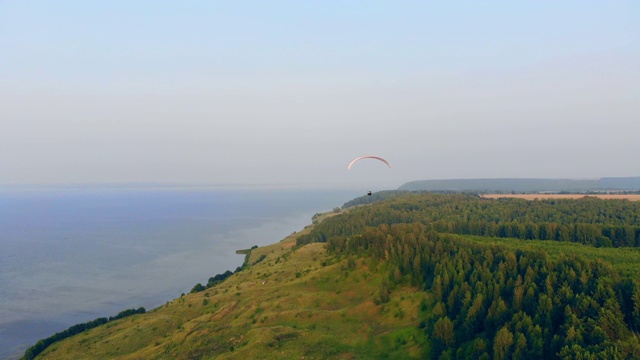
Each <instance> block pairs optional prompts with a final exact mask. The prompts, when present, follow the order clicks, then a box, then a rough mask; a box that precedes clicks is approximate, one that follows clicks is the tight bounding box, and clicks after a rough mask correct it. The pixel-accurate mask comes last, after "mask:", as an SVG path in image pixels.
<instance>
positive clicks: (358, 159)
mask: <svg viewBox="0 0 640 360" xmlns="http://www.w3.org/2000/svg"><path fill="white" fill-rule="evenodd" d="M362 159H375V160H379V161H382V162H383V163H385V164H387V166H388V167H389V168H391V164H389V162H388V161H387V160H385V159H383V158H381V157H379V156H373V155H364V156H358V157H357V158H355V159H353V160H351V162H350V163H349V165H347V170H350V169H351V166H353V164H355V163H356V162H358V161H360V160H362Z"/></svg>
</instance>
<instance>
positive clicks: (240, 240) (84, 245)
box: [0, 186, 364, 359]
mask: <svg viewBox="0 0 640 360" xmlns="http://www.w3.org/2000/svg"><path fill="white" fill-rule="evenodd" d="M363 194H364V193H363V192H362V190H361V189H360V190H358V189H336V188H328V189H323V188H313V189H304V188H300V187H288V186H273V187H267V186H212V187H203V186H190V187H185V186H56V187H47V186H40V187H33V186H31V187H24V186H22V187H21V186H13V187H5V188H0V359H15V358H19V357H20V356H22V354H24V351H25V350H26V349H27V348H28V347H29V346H31V345H33V344H34V343H35V342H36V341H38V340H39V339H43V338H46V337H48V336H50V335H53V334H54V333H56V332H59V331H62V330H65V329H67V328H68V327H69V326H72V325H74V324H77V323H82V322H87V321H90V320H93V319H95V318H99V317H109V316H113V315H116V314H117V313H118V312H120V311H122V310H125V309H130V308H139V307H145V308H146V309H147V310H150V309H153V308H154V307H157V306H160V305H163V304H164V303H166V302H168V301H171V300H172V299H175V298H177V297H179V296H180V295H181V294H182V293H188V292H189V291H190V290H191V288H193V286H194V285H196V284H197V283H202V284H206V282H207V280H208V279H209V277H212V276H214V275H216V274H220V273H223V272H225V271H226V270H231V271H234V270H235V269H236V268H237V267H238V266H241V265H242V263H243V260H244V256H243V255H237V254H236V253H235V251H236V250H239V249H247V248H250V247H252V246H254V245H257V246H263V245H268V244H273V243H276V242H278V241H280V240H282V239H283V238H285V237H286V236H288V235H290V234H291V233H292V232H294V231H299V230H301V229H303V228H304V227H305V226H307V225H309V224H310V223H311V217H312V216H313V215H314V214H315V213H318V212H325V211H330V210H332V209H334V208H335V207H339V206H342V204H344V203H345V202H347V201H349V200H351V199H353V198H355V197H357V196H361V195H363Z"/></svg>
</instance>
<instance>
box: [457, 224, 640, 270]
mask: <svg viewBox="0 0 640 360" xmlns="http://www.w3.org/2000/svg"><path fill="white" fill-rule="evenodd" d="M455 236H459V237H461V238H464V239H467V240H471V241H475V242H479V243H483V244H501V245H505V246H507V247H509V248H511V249H522V250H538V249H540V250H544V251H545V252H546V253H547V254H548V255H549V256H550V257H552V258H558V257H559V256H561V254H565V255H569V256H570V255H578V256H583V257H585V258H587V259H590V260H597V259H600V260H603V261H606V262H608V263H611V265H613V267H614V268H615V269H616V270H618V271H619V272H620V275H622V276H629V277H632V278H638V277H640V248H630V247H623V248H596V247H593V246H589V245H583V244H579V243H573V242H561V241H553V240H520V239H513V238H497V237H483V236H471V235H455Z"/></svg>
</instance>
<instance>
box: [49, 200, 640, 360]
mask: <svg viewBox="0 0 640 360" xmlns="http://www.w3.org/2000/svg"><path fill="white" fill-rule="evenodd" d="M637 206H638V204H636V203H630V202H627V201H618V200H611V201H609V200H606V201H605V200H597V199H582V200H563V201H548V202H527V201H524V200H519V201H513V200H507V201H505V200H490V199H481V198H478V197H475V196H464V195H433V194H399V193H398V194H393V196H388V197H387V198H386V200H381V201H380V202H379V203H374V204H369V205H365V206H354V207H352V208H349V209H348V210H343V211H342V212H340V213H336V212H332V213H327V214H323V215H321V216H315V217H314V219H313V222H314V225H313V226H308V227H307V228H305V229H304V230H302V231H300V232H298V233H295V234H292V235H291V236H289V237H287V238H285V239H284V240H282V241H280V242H278V243H275V244H273V245H269V246H265V247H261V248H256V249H253V250H252V251H251V252H250V254H249V255H248V257H247V265H246V266H245V268H244V269H243V270H241V271H239V272H236V273H235V274H233V275H231V276H230V277H229V278H227V279H226V280H225V281H223V282H222V283H220V284H217V285H215V286H213V287H210V288H207V289H205V290H203V291H200V292H197V293H193V294H188V295H184V296H182V297H180V298H178V299H175V300H173V301H171V302H168V303H167V304H165V305H164V306H161V307H159V308H157V309H153V310H151V311H148V312H147V313H145V314H137V315H132V316H129V317H127V318H124V319H120V320H115V321H111V322H108V323H107V324H105V325H102V326H98V327H96V328H93V329H91V330H88V331H85V332H83V333H81V334H79V335H76V336H73V337H71V338H69V339H66V340H63V341H60V342H57V343H54V344H53V345H52V346H50V347H48V348H47V349H46V350H45V351H44V352H43V353H42V354H40V356H39V357H38V358H46V359H58V358H59V359H69V358H73V359H107V358H119V359H142V358H144V359H213V358H215V359H327V358H338V359H340V358H342V359H371V358H401V359H411V358H415V359H418V358H432V359H439V358H445V359H447V358H449V359H465V358H478V359H490V358H494V359H507V358H514V359H539V358H551V359H574V358H585V359H586V358H594V359H595V358H598V359H599V358H602V359H604V358H607V359H608V358H618V359H634V358H640V344H639V343H638V339H637V337H636V335H635V334H636V333H638V331H639V330H640V282H639V281H637V279H638V278H639V275H640V247H636V246H637V244H638V241H637V239H636V237H637V236H640V231H637V230H638V229H640V228H639V226H640V223H639V222H640V219H639V218H638V216H637V214H638V210H637ZM564 228H566V229H567V231H569V230H571V231H572V232H571V231H569V232H567V234H565V235H566V236H564V235H563V236H559V237H557V236H550V238H554V239H555V240H543V239H545V238H546V237H545V236H546V235H545V234H547V233H548V234H554V233H557V234H559V235H562V232H561V231H556V232H550V231H548V230H549V229H564ZM501 229H502V230H504V231H502V230H501ZM587 230H590V231H587ZM494 233H495V234H501V235H500V236H493V235H490V234H494ZM529 233H530V234H529ZM477 234H483V235H477ZM509 234H515V235H521V236H522V237H523V238H522V239H516V238H512V237H509V236H508V235H509ZM527 234H529V235H531V236H529V235H527ZM543 235H545V236H543ZM607 236H609V237H610V238H607V239H610V240H612V241H610V242H595V241H591V239H592V238H593V239H604V238H605V237H607ZM623 238H624V239H623ZM605 240H606V239H605ZM623 240H624V241H623ZM588 244H592V245H588ZM593 244H599V245H602V244H605V245H609V247H600V248H598V247H595V246H593ZM613 246H616V247H613Z"/></svg>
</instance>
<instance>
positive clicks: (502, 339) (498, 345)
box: [493, 326, 513, 360]
mask: <svg viewBox="0 0 640 360" xmlns="http://www.w3.org/2000/svg"><path fill="white" fill-rule="evenodd" d="M512 344H513V334H512V333H511V331H509V329H508V328H507V327H506V326H503V327H502V328H501V329H500V330H498V333H497V334H496V338H495V340H494V341H493V359H494V360H503V359H507V358H508V355H509V348H510V347H511V345H512Z"/></svg>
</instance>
